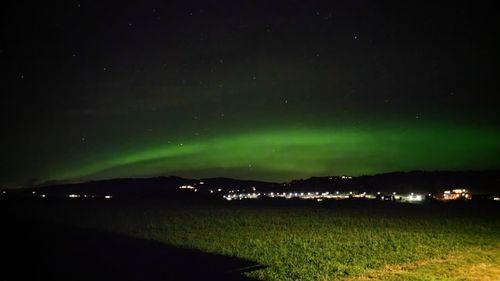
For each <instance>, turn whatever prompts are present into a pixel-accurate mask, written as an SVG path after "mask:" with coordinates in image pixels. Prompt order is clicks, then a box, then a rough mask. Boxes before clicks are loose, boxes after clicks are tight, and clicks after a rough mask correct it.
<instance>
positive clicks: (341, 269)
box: [34, 202, 500, 280]
mask: <svg viewBox="0 0 500 281" xmlns="http://www.w3.org/2000/svg"><path fill="white" fill-rule="evenodd" d="M87 204H88V203H84V202H78V203H76V204H75V203H71V204H69V203H64V204H63V205H57V204H47V205H45V206H44V207H43V208H42V207H39V209H43V211H39V210H38V211H34V214H37V215H39V216H44V217H50V218H52V219H57V220H59V221H63V222H66V223H70V224H74V225H78V226H84V227H92V228H97V229H100V230H106V231H113V232H118V233H125V234H128V235H132V236H137V237H141V238H146V239H153V240H158V241H161V242H164V243H166V244H169V245H174V246H179V247H186V248H195V249H199V250H201V251H204V252H211V253H218V254H223V255H229V256H236V257H241V258H245V259H249V260H253V261H256V262H258V263H259V264H262V265H265V266H267V267H266V268H265V269H262V270H258V271H254V272H251V273H249V275H250V276H252V277H255V278H258V279H263V280H336V279H355V278H361V279H359V280H365V279H362V278H364V277H370V276H375V279H366V280H467V271H465V272H466V273H465V277H464V276H463V274H462V275H459V276H458V277H456V278H455V279H453V278H454V277H453V276H451V277H449V278H448V277H446V274H445V275H443V274H441V273H439V272H440V271H439V270H438V269H440V268H441V269H442V268H443V267H444V268H446V266H448V267H452V268H453V267H454V266H455V264H454V262H455V263H456V262H457V260H458V259H460V260H462V261H463V260H467V257H468V256H467V254H469V253H476V255H478V254H477V253H478V252H477V251H479V252H480V253H481V251H492V252H491V253H492V254H491V253H490V252H487V253H489V255H490V256H491V255H492V256H493V258H492V259H489V260H490V261H492V263H491V264H492V266H490V268H493V269H498V268H499V267H500V264H499V262H498V261H499V258H498V256H499V251H496V250H495V249H498V247H499V245H500V218H498V216H496V214H495V212H494V211H495V210H498V208H493V209H492V210H493V211H492V210H482V209H481V210H477V209H476V208H462V207H460V208H459V207H457V206H450V205H448V206H434V207H431V206H424V205H422V206H420V205H401V204H390V205H389V204H385V203H378V204H372V203H369V204H351V203H342V202H336V203H334V204H330V205H326V204H323V205H319V206H318V205H317V204H309V203H300V204H291V203H279V204H276V203H259V204H249V203H239V202H238V203H217V204H201V205H195V204H193V205H184V204H175V205H168V206H167V205H160V204H156V205H129V204H118V203H115V202H109V203H108V202H103V203H102V204H95V205H92V206H87ZM492 249H493V250H492ZM474 251H476V252H474ZM457 253H459V254H462V255H466V256H461V257H460V258H449V257H454V256H456V255H457ZM443 257H448V260H447V261H448V262H447V263H446V262H444V263H442V266H441V267H439V268H433V267H432V266H431V265H428V264H427V263H425V261H429V260H433V259H439V258H443ZM457 257H458V256H457ZM481 257H483V256H478V257H477V258H476V259H474V258H471V257H469V258H470V260H471V261H470V262H468V263H470V264H472V261H473V260H478V259H479V260H480V258H481ZM468 263H465V264H463V262H462V264H459V265H457V266H460V267H463V266H467V264H468ZM414 265H417V266H414ZM395 266H396V267H397V266H401V267H400V268H399V269H398V270H399V271H397V272H398V273H397V274H392V273H394V272H393V269H394V267H395ZM433 274H434V275H433ZM441 277H442V278H441ZM398 278H399V279H398ZM440 278H441V279H440ZM446 278H448V279H446ZM471 280H473V279H471ZM484 280H489V279H484ZM491 280H493V279H491Z"/></svg>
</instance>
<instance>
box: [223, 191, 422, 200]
mask: <svg viewBox="0 0 500 281" xmlns="http://www.w3.org/2000/svg"><path fill="white" fill-rule="evenodd" d="M428 196H431V194H428ZM222 197H223V198H224V199H226V200H228V201H232V200H243V199H258V198H264V197H267V198H284V199H292V198H297V199H304V200H316V201H318V202H321V201H323V200H325V199H335V200H340V199H348V198H366V199H377V198H379V199H380V200H390V199H395V200H403V201H408V202H420V201H423V200H424V199H425V195H422V194H415V193H411V194H409V195H397V194H396V192H393V193H392V195H381V193H380V192H377V194H376V195H375V194H367V193H366V192H363V193H355V192H353V191H349V192H340V191H335V192H329V191H326V192H267V193H260V192H249V193H231V192H230V193H229V194H225V195H223V196H222Z"/></svg>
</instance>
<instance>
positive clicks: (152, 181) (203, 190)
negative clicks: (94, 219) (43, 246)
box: [20, 171, 500, 198]
mask: <svg viewBox="0 0 500 281" xmlns="http://www.w3.org/2000/svg"><path fill="white" fill-rule="evenodd" d="M180 186H186V187H188V188H184V189H180V188H179V187H180ZM453 188H466V189H469V190H471V192H472V193H475V194H489V193H500V171H458V172H455V171H435V172H423V171H413V172H394V173H386V174H378V175H372V176H360V177H348V176H328V177H311V178H309V179H305V180H294V181H291V182H288V183H273V182H264V181H256V180H238V179H231V178H222V177H218V178H205V179H185V178H181V177H175V176H170V177H155V178H124V179H109V180H99V181H90V182H84V183H71V184H69V183H64V184H56V185H48V186H45V185H44V186H38V187H34V188H30V189H25V190H23V191H21V192H20V193H23V194H29V193H32V192H33V191H35V192H36V193H37V194H46V195H47V196H67V195H69V194H80V195H81V196H83V195H85V194H88V195H96V196H99V197H104V196H105V195H112V196H114V197H132V198H142V197H156V198H170V197H172V198H177V197H179V196H181V197H182V196H202V195H203V196H207V195H212V196H216V195H218V194H219V195H220V194H221V193H227V192H229V191H234V192H270V191H274V192H287V191H358V192H365V191H366V192H372V193H375V192H384V193H392V192H397V193H410V192H420V193H439V192H442V191H443V190H446V189H453ZM195 190H196V191H195ZM218 197H220V196H218Z"/></svg>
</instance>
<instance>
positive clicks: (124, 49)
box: [0, 0, 500, 187]
mask: <svg viewBox="0 0 500 281" xmlns="http://www.w3.org/2000/svg"><path fill="white" fill-rule="evenodd" d="M12 2H15V3H9V4H3V6H4V7H3V8H2V12H1V13H2V17H1V38H2V39H1V40H0V61H1V63H0V67H1V68H2V75H1V77H2V78H1V79H2V83H1V85H0V89H1V93H2V102H1V104H0V110H1V112H0V115H1V116H0V117H1V119H0V126H1V127H0V128H1V131H2V136H1V140H0V144H1V146H0V154H1V157H0V161H1V162H0V165H1V166H0V185H2V186H7V187H21V186H30V185H33V184H39V183H43V182H47V181H82V180H94V179H104V178H116V177H149V176H160V175H178V176H184V177H194V178H200V177H215V176H225V177H234V178H244V179H260V180H272V181H287V180H291V179H297V178H306V177H310V176H323V175H341V174H348V175H362V174H375V173H383V172H390V171H408V170H417V169H418V170H481V169H499V168H500V141H499V140H500V116H499V114H498V108H499V105H500V97H499V95H498V94H499V89H500V87H499V86H500V80H499V79H498V77H499V75H498V65H499V64H498V63H499V55H498V50H500V46H499V45H500V44H499V43H498V34H500V30H499V29H500V28H499V27H500V24H499V22H498V21H499V20H498V17H497V15H496V13H495V9H493V7H490V6H489V4H488V2H486V1H484V2H481V1H473V2H470V1H469V2H467V3H461V2H460V1H454V2H451V1H450V2H448V1H363V0H351V1H292V0H291V1H226V0H219V1H149V0H145V1H136V2H132V1H114V0H113V1H85V0H82V1H62V0H57V1H49V2H43V3H31V2H29V1H12ZM438 2H439V3H438Z"/></svg>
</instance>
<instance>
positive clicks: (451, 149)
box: [48, 126, 500, 181]
mask: <svg viewBox="0 0 500 281" xmlns="http://www.w3.org/2000/svg"><path fill="white" fill-rule="evenodd" d="M499 137H500V134H499V133H498V132H496V131H488V130H486V129H477V128H463V127H460V128H459V127H450V126H426V127H423V126H421V127H417V128H415V127H411V128H406V127H404V126H399V127H394V128H318V129H304V128H302V129H297V128H290V129H275V130H272V129H267V130H258V131H252V132H242V133H231V134H228V135H219V136H214V137H211V138H207V139H205V140H200V139H197V140H196V141H194V140H193V141H187V142H184V143H170V144H153V145H145V144H142V145H135V146H134V147H133V148H131V149H117V150H115V151H108V152H106V153H97V154H95V155H90V157H87V158H86V160H85V161H84V162H83V163H80V164H78V165H74V164H73V165H69V167H70V168H68V169H63V170H60V171H61V172H60V173H58V174H53V175H50V176H49V177H48V178H50V179H52V180H68V179H72V180H88V179H99V178H113V177H143V176H157V175H181V176H189V177H205V176H227V177H237V178H254V179H255V178H256V179H265V180H275V181H284V180H290V179H294V178H300V177H309V176H314V175H316V176H319V175H333V174H335V175H339V174H348V175H361V174H374V173H382V172H389V171H396V170H398V171H402V170H415V169H425V170H450V169H451V170H460V169H492V168H498V164H499V163H498V157H496V155H498V152H500V143H499V142H498V139H500V138H499Z"/></svg>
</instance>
